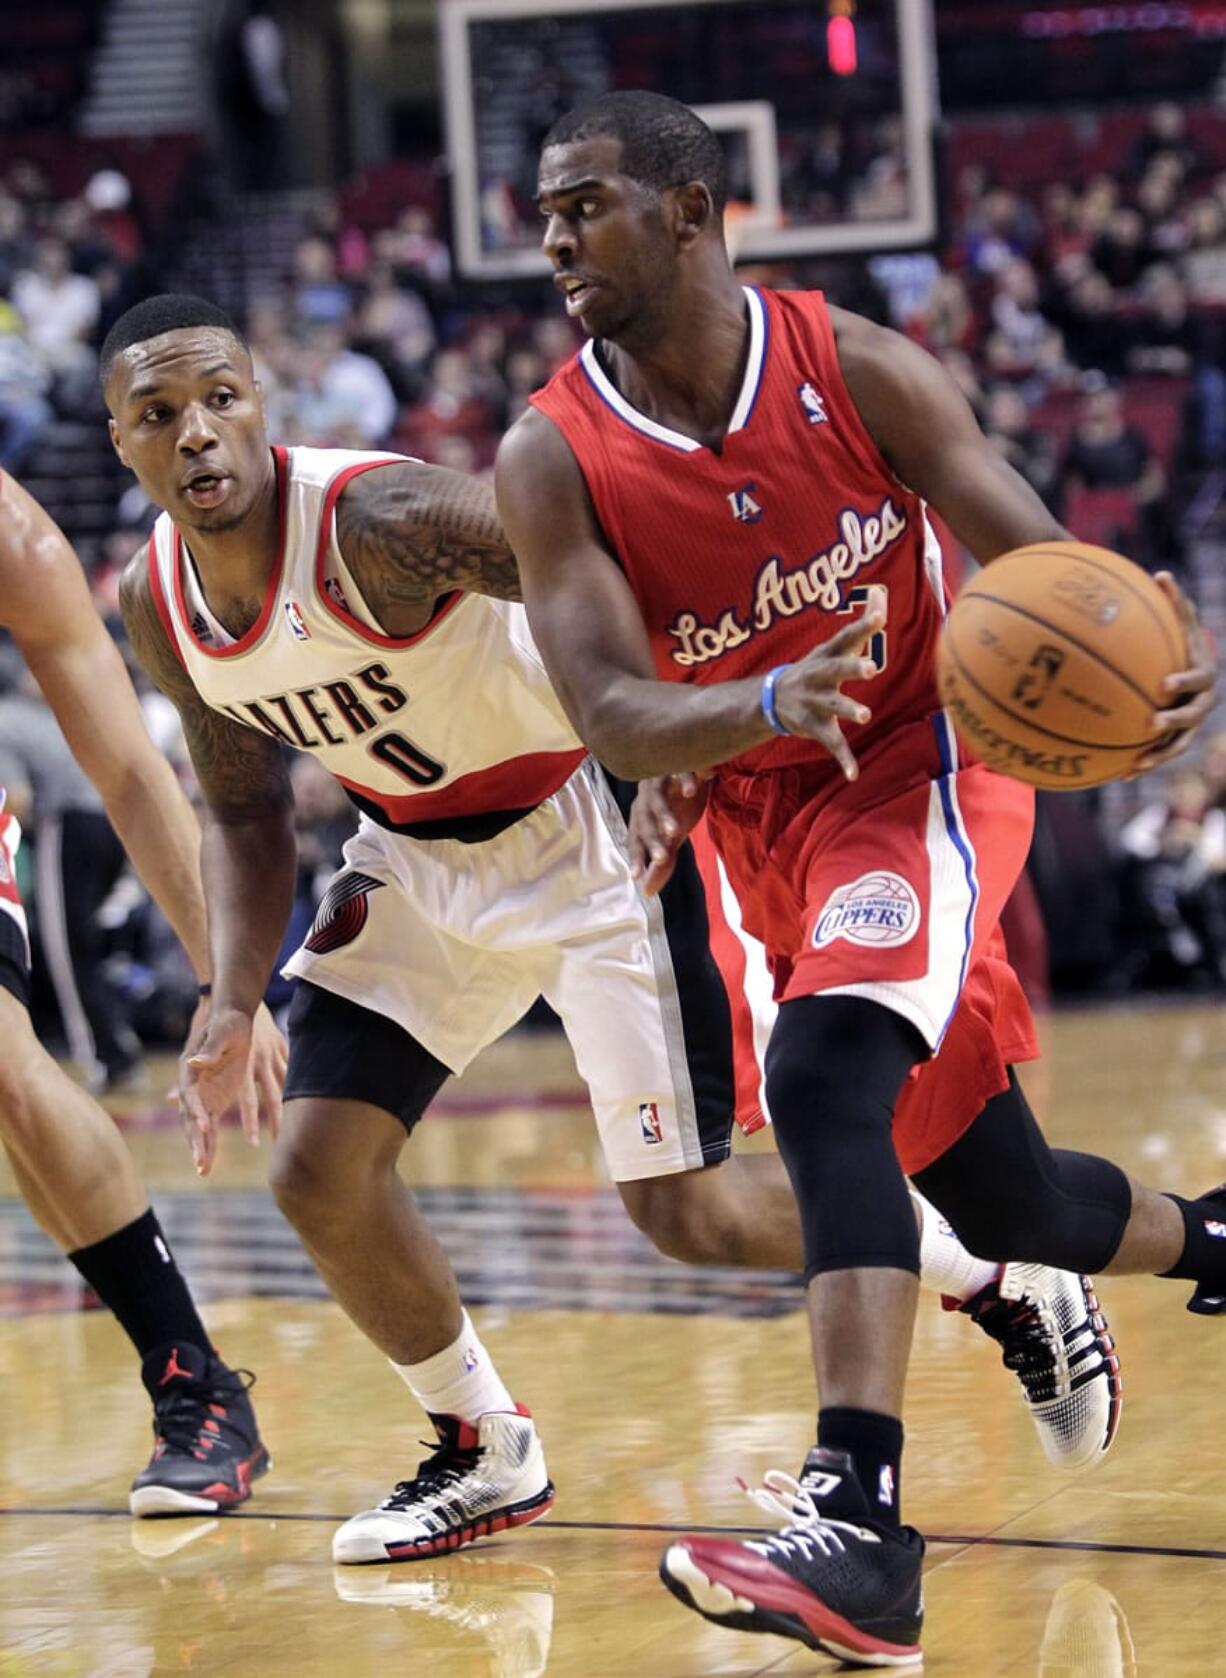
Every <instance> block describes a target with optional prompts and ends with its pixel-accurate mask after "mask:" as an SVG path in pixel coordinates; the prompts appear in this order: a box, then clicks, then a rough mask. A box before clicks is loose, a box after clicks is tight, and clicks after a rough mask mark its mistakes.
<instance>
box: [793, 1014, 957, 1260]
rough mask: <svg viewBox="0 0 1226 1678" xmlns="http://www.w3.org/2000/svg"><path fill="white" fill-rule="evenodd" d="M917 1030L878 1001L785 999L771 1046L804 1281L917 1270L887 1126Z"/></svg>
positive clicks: (917, 1046) (913, 1235)
mask: <svg viewBox="0 0 1226 1678" xmlns="http://www.w3.org/2000/svg"><path fill="white" fill-rule="evenodd" d="M926 1052H927V1051H926V1049H925V1046H924V1044H923V1041H922V1039H921V1038H920V1036H919V1033H918V1032H917V1031H916V1030H915V1028H914V1027H913V1026H911V1025H909V1024H908V1023H907V1022H906V1020H904V1019H902V1018H901V1017H900V1016H899V1015H897V1014H892V1013H891V1012H890V1011H889V1010H888V1009H887V1008H883V1007H881V1006H880V1004H878V1003H876V1002H868V1001H865V1000H864V999H863V998H861V997H853V996H806V997H800V998H798V999H797V1000H796V1001H794V1002H785V1003H784V1004H783V1006H782V1008H781V1009H780V1010H779V1019H778V1022H777V1023H776V1026H775V1029H774V1032H773V1033H772V1035H771V1041H770V1047H769V1048H768V1050H767V1053H766V1092H767V1099H768V1100H769V1102H770V1109H771V1114H772V1116H773V1118H774V1121H775V1134H776V1137H777V1139H778V1143H779V1152H780V1154H781V1155H782V1156H783V1162H784V1164H785V1165H786V1166H787V1169H788V1175H789V1176H790V1177H791V1180H792V1188H793V1190H794V1192H795V1195H796V1200H797V1203H798V1205H799V1207H800V1220H801V1227H802V1229H803V1231H804V1242H805V1280H806V1281H808V1280H809V1279H810V1278H811V1277H812V1276H815V1275H817V1274H818V1273H819V1272H821V1271H826V1270H854V1269H858V1268H860V1267H865V1268H874V1269H881V1268H890V1269H897V1270H910V1271H913V1272H916V1273H918V1271H919V1237H918V1234H917V1232H916V1227H915V1215H914V1213H913V1211H912V1209H911V1198H910V1195H909V1194H908V1192H907V1185H906V1179H905V1178H904V1177H903V1174H902V1170H901V1167H900V1166H899V1164H898V1158H897V1155H896V1154H895V1152H894V1142H893V1138H892V1136H891V1133H890V1127H891V1124H892V1122H893V1117H894V1106H895V1103H896V1102H897V1100H898V1094H899V1091H900V1090H901V1089H902V1086H903V1082H904V1080H905V1079H906V1076H907V1074H908V1072H909V1071H910V1070H911V1068H912V1066H914V1065H915V1063H916V1062H917V1061H918V1060H921V1059H922V1058H923V1057H924V1055H925V1054H926Z"/></svg>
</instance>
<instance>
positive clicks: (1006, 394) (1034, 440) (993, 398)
mask: <svg viewBox="0 0 1226 1678" xmlns="http://www.w3.org/2000/svg"><path fill="white" fill-rule="evenodd" d="M982 419H983V429H984V432H985V434H986V435H987V438H988V441H989V442H990V443H991V444H992V446H993V447H994V448H996V449H997V450H999V452H1000V453H1001V454H1002V455H1003V456H1004V458H1005V459H1006V460H1007V461H1008V462H1009V464H1010V466H1012V467H1013V469H1014V471H1015V472H1019V473H1020V474H1021V475H1022V477H1023V478H1025V479H1026V481H1027V483H1028V484H1030V486H1031V488H1032V489H1034V490H1035V491H1037V493H1038V494H1039V495H1041V496H1042V497H1043V498H1044V500H1046V499H1047V498H1048V497H1049V496H1050V495H1051V491H1052V485H1053V482H1054V479H1055V475H1056V463H1055V458H1054V452H1053V450H1052V447H1051V442H1050V439H1049V438H1047V437H1045V436H1044V435H1043V433H1042V432H1040V431H1037V430H1036V429H1035V427H1034V426H1033V425H1032V423H1031V419H1030V410H1029V408H1028V407H1027V405H1026V400H1025V398H1024V397H1023V396H1022V394H1021V392H1020V391H1018V390H1016V389H1015V388H1014V387H1013V386H1012V385H996V386H994V387H993V388H992V389H991V390H990V391H989V392H988V395H987V400H986V402H985V403H984V407H983V415H982Z"/></svg>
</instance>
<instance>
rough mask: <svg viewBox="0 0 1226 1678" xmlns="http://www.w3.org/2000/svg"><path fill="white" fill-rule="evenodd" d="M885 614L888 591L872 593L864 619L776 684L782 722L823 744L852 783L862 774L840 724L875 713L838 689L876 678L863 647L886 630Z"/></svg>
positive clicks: (863, 719)
mask: <svg viewBox="0 0 1226 1678" xmlns="http://www.w3.org/2000/svg"><path fill="white" fill-rule="evenodd" d="M885 611H886V594H885V590H884V589H883V588H873V589H870V591H869V598H868V601H867V603H866V605H865V607H864V610H863V612H861V614H860V616H859V617H858V618H853V619H852V621H851V622H850V623H849V624H848V625H847V626H846V628H845V629H840V630H839V632H838V634H837V635H832V636H831V637H830V639H829V640H828V641H823V642H822V643H821V645H820V646H816V647H814V648H813V649H812V651H811V652H808V653H806V654H805V656H804V658H801V659H797V661H796V663H795V664H789V665H788V666H787V668H786V669H785V670H784V671H782V672H781V674H780V676H779V679H778V681H777V683H776V685H775V709H776V711H777V712H778V715H779V720H780V722H782V723H783V725H784V727H785V728H786V729H787V730H788V732H789V733H790V734H800V735H803V736H804V737H805V738H806V739H808V740H816V741H817V743H818V745H819V746H824V747H825V748H826V750H827V751H828V752H829V753H830V755H831V757H833V758H834V759H835V761H836V762H837V763H838V766H839V768H840V769H841V770H842V771H843V773H844V775H845V776H846V777H847V779H848V780H849V781H854V780H855V779H856V777H857V775H858V774H859V773H860V771H859V768H858V766H857V764H856V760H855V757H854V756H853V755H852V751H851V747H850V746H849V745H848V744H847V741H846V740H845V739H844V738H843V730H842V728H841V727H840V726H839V724H840V721H844V722H855V723H866V722H868V721H869V720H870V719H871V717H872V714H873V713H872V712H871V711H870V710H869V708H868V706H867V705H861V704H860V703H859V701H858V700H855V699H849V698H848V697H847V695H846V694H845V693H840V692H839V689H840V688H841V687H842V685H843V683H844V682H866V681H868V680H869V679H870V678H871V677H873V676H875V675H876V674H877V666H876V664H875V663H874V662H873V660H872V659H871V658H866V657H865V656H864V648H865V646H866V645H867V644H868V642H869V641H870V640H871V639H872V637H873V636H874V635H875V634H876V633H877V631H878V630H879V629H884V628H885Z"/></svg>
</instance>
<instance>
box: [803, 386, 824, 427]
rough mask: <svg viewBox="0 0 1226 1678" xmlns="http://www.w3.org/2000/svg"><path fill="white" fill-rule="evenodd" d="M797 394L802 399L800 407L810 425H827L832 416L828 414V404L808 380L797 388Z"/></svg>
mask: <svg viewBox="0 0 1226 1678" xmlns="http://www.w3.org/2000/svg"><path fill="white" fill-rule="evenodd" d="M796 394H797V396H799V397H800V405H801V407H802V408H803V409H804V411H805V415H806V417H807V418H808V421H809V424H810V425H825V424H826V422H827V421H828V420H829V418H830V415H829V414H828V413H827V412H826V404H825V403H824V402H823V401H822V399H821V397H820V396H819V395H818V394H817V392H816V391H815V390H814V388H813V386H812V385H811V384H810V383H809V381H808V379H806V380H805V382H804V384H802V385H798V386H797V387H796Z"/></svg>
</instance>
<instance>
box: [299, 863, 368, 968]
mask: <svg viewBox="0 0 1226 1678" xmlns="http://www.w3.org/2000/svg"><path fill="white" fill-rule="evenodd" d="M382 884H383V881H382V880H375V879H372V878H371V876H370V875H369V874H342V875H341V876H340V878H339V879H336V880H333V882H332V884H331V885H330V886H329V887H328V889H327V891H326V892H325V893H324V895H323V899H322V901H321V902H320V905H319V908H318V909H317V910H316V911H315V920H314V922H313V924H312V926H311V930H310V933H309V934H308V936H307V941H306V943H305V945H304V946H303V948H304V949H308V950H310V952H311V954H312V955H317V956H326V955H330V954H331V953H332V951H333V950H340V949H343V948H344V947H345V945H346V944H352V943H353V941H354V939H355V938H356V937H357V935H358V933H359V932H361V930H362V928H363V927H364V926H365V925H366V917H367V915H368V914H369V913H370V905H369V903H368V901H367V899H368V898H369V896H370V894H371V892H372V891H378V889H379V887H380V886H381V885H382Z"/></svg>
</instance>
